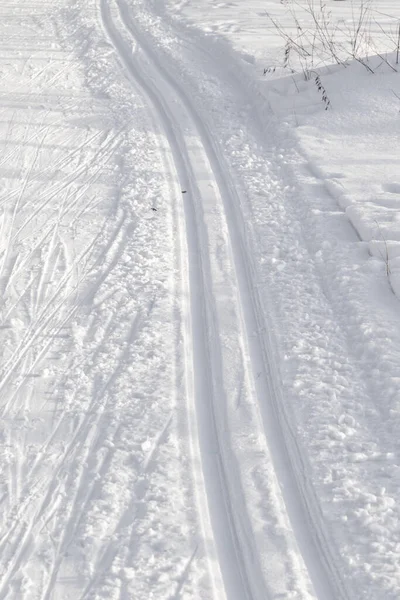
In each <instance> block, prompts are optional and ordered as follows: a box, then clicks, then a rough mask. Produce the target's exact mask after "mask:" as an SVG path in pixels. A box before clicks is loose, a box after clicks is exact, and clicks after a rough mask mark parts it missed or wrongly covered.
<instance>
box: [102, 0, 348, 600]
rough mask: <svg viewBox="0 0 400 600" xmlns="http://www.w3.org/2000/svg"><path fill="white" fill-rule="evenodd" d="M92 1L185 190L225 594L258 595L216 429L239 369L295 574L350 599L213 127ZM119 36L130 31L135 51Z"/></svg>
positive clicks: (203, 437) (199, 384)
mask: <svg viewBox="0 0 400 600" xmlns="http://www.w3.org/2000/svg"><path fill="white" fill-rule="evenodd" d="M100 6H101V14H102V20H103V25H104V28H105V30H106V32H107V34H108V36H109V38H110V40H111V42H112V44H113V46H114V47H115V49H116V51H117V53H118V55H119V58H120V61H121V63H122V65H123V67H124V69H125V70H126V72H127V75H128V77H129V78H130V79H131V80H132V83H133V84H134V85H138V86H139V87H140V88H141V89H142V91H143V92H144V94H145V95H146V96H147V97H148V99H149V101H150V102H151V104H152V105H153V107H154V109H155V111H156V113H157V115H158V119H159V121H160V122H161V124H162V127H163V129H164V131H165V132H166V135H167V137H168V141H169V144H170V148H171V153H172V156H173V160H174V164H175V168H176V171H177V173H178V177H179V180H180V183H181V186H182V189H183V190H186V192H187V194H186V195H185V196H184V197H183V198H184V199H183V201H184V203H185V210H184V215H185V223H184V224H183V228H184V229H185V231H186V245H187V253H188V257H187V262H188V271H189V283H188V286H189V289H188V295H189V306H188V310H189V317H190V322H189V324H188V327H187V331H186V346H187V356H188V361H187V364H186V371H187V377H188V380H189V383H188V390H190V388H191V386H192V388H193V395H194V408H195V414H196V419H195V423H194V426H193V427H194V429H192V433H193V434H194V435H196V436H198V439H197V443H198V447H199V452H200V456H201V466H202V477H203V478H204V485H205V492H206V498H207V504H208V510H209V518H210V522H211V527H212V534H213V538H214V542H215V546H216V551H217V555H218V562H219V565H220V570H221V574H222V578H223V582H224V588H225V594H226V597H227V598H228V599H229V600H241V599H248V600H257V599H260V600H261V598H265V597H266V587H265V581H264V580H263V573H262V569H261V565H260V564H259V561H258V558H257V555H256V554H255V546H254V542H253V540H252V531H251V524H250V518H249V515H247V514H246V508H245V502H244V498H243V494H242V491H241V488H240V483H238V482H237V481H236V477H235V469H234V468H232V465H233V463H234V460H233V456H232V449H231V448H230V446H229V436H226V435H225V432H224V428H225V423H224V418H225V417H226V413H225V410H226V408H225V409H224V407H223V406H221V404H223V405H226V403H227V398H229V396H230V395H231V394H233V393H234V388H235V385H234V382H233V381H232V380H230V379H229V375H228V374H227V373H228V372H229V370H231V371H232V370H234V369H237V368H239V367H240V366H241V367H242V368H244V381H245V382H246V383H245V387H246V390H247V393H248V394H250V395H255V397H256V401H257V405H258V407H259V412H260V415H261V421H262V424H261V422H260V423H259V429H260V431H262V430H263V431H264V433H265V439H266V442H267V447H268V449H269V452H270V454H271V457H272V463H273V468H274V470H275V473H276V477H277V480H278V481H279V486H278V487H279V493H278V498H276V499H275V500H277V502H278V505H279V503H280V511H281V512H282V514H284V515H285V516H286V517H287V518H288V519H289V521H290V525H291V528H292V530H293V533H294V536H295V540H296V544H297V547H298V549H296V548H295V547H292V548H291V551H295V552H299V553H300V554H299V557H298V561H299V563H302V562H303V561H304V564H305V569H304V572H303V573H302V574H301V577H302V578H303V580H304V581H306V580H307V577H309V579H310V580H311V582H312V587H313V589H314V593H312V592H311V594H312V596H314V594H315V596H314V597H317V598H319V600H337V599H340V598H343V599H344V598H347V595H346V591H345V589H344V587H343V583H342V581H341V579H340V575H339V573H338V571H337V569H336V566H335V563H334V560H333V558H332V556H331V555H330V552H329V540H328V539H327V538H326V536H325V532H324V529H323V527H322V526H321V518H320V517H319V516H318V506H317V501H316V499H315V497H314V496H313V492H312V490H311V488H310V485H309V483H308V482H307V474H306V472H305V469H304V468H303V466H302V461H301V456H300V455H299V454H298V455H295V453H298V447H297V444H296V440H295V437H294V436H293V433H292V431H291V428H290V424H289V422H288V421H287V419H286V418H285V415H284V414H283V412H282V409H281V408H280V406H279V384H278V381H277V377H276V375H275V368H274V363H273V359H272V355H273V347H272V344H271V342H270V340H269V339H268V332H266V333H265V332H264V331H263V330H264V328H265V322H264V317H263V315H262V310H261V308H260V300H259V298H258V292H257V290H256V288H255V286H254V281H253V279H254V278H253V271H252V263H251V260H250V259H249V256H248V250H247V246H246V239H245V234H244V230H243V229H244V228H243V225H242V224H241V221H240V209H239V204H240V199H239V198H238V196H237V192H236V190H235V188H234V185H233V182H232V180H231V179H230V175H229V173H228V171H227V169H226V167H225V165H224V161H223V159H222V157H221V156H220V155H219V153H218V148H217V146H216V145H215V144H214V142H213V138H212V134H211V132H210V131H209V130H208V128H207V126H206V124H205V123H204V122H203V121H202V119H201V118H200V116H199V115H198V114H197V112H196V110H195V108H194V106H193V104H192V103H191V101H190V98H189V97H188V95H187V94H186V93H185V90H184V89H183V88H182V87H181V86H180V85H179V83H178V82H177V81H175V80H174V79H173V78H172V77H171V76H170V75H169V74H168V71H167V69H165V68H164V66H163V64H162V63H161V62H160V61H159V59H158V57H157V54H156V53H155V52H154V51H153V49H152V47H151V46H150V45H149V44H148V43H147V41H146V38H145V36H144V35H143V34H141V32H140V31H139V30H138V28H137V27H136V26H135V24H134V21H133V19H132V18H131V16H130V12H129V8H128V7H127V5H126V4H125V3H124V2H123V1H122V0H120V1H119V2H117V3H116V4H115V5H113V6H114V8H115V10H116V14H114V12H113V11H111V10H110V8H109V6H108V3H107V1H106V0H101V4H100ZM117 21H118V25H117ZM119 26H120V27H123V28H124V33H123V32H122V31H121V30H120V28H119ZM124 35H128V36H130V40H131V42H133V48H134V49H133V51H132V50H131V47H130V46H129V44H128V42H127V41H126V40H125V37H124ZM128 39H129V38H128ZM221 231H222V232H223V233H224V236H222V237H221ZM224 243H225V244H226V245H225V246H224ZM218 260H219V264H218ZM229 301H230V302H231V304H230V303H229ZM232 331H233V332H234V333H233V337H232ZM260 332H263V333H260ZM233 344H236V345H237V346H238V347H240V348H241V353H242V354H240V353H239V354H236V355H235V354H232V352H231V348H232V345H233ZM229 363H231V364H229ZM227 365H228V366H227ZM190 380H191V381H190ZM189 395H190V394H189ZM215 578H216V579H217V578H218V574H217V573H216V574H215ZM303 585H304V584H303ZM218 592H219V594H220V593H221V590H218ZM303 592H304V597H310V596H309V595H307V594H308V592H307V591H306V586H305V585H304V589H303ZM219 597H220V596H219Z"/></svg>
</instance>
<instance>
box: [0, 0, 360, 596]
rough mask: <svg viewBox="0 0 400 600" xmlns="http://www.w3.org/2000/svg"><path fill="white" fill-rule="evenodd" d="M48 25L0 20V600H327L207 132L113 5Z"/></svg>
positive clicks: (300, 477)
mask: <svg viewBox="0 0 400 600" xmlns="http://www.w3.org/2000/svg"><path fill="white" fill-rule="evenodd" d="M58 7H60V10H59V9H58ZM82 7H84V8H85V9H86V10H87V14H86V13H82V14H80V12H81V11H80V9H81V8H82ZM51 8H52V5H50V4H48V5H47V4H46V3H45V4H43V5H40V6H38V5H34V6H33V8H32V10H31V9H29V8H28V7H26V8H24V7H20V6H18V5H16V4H14V3H6V4H3V5H2V7H0V15H2V14H3V15H4V16H5V20H4V23H5V24H4V23H3V25H2V24H1V22H0V33H3V34H4V35H3V37H2V38H1V36H0V39H1V40H2V41H1V42H0V48H2V50H3V51H4V52H5V53H7V57H8V59H9V61H10V64H11V65H14V66H9V67H7V64H6V63H5V65H6V66H5V67H4V72H2V76H3V77H4V78H5V85H9V86H10V89H11V90H12V92H10V93H8V92H7V93H6V92H4V93H3V94H1V95H0V105H1V119H0V143H1V145H2V154H1V157H0V183H1V185H2V195H1V198H0V219H1V236H0V290H1V292H2V297H1V300H0V341H1V343H2V347H3V356H2V361H1V379H0V415H1V417H2V423H1V426H0V441H1V442H2V444H1V450H0V475H1V478H0V506H1V513H0V555H1V561H0V600H28V599H29V600H67V599H70V598H74V600H75V599H76V600H78V599H80V600H131V598H137V599H138V600H141V599H142V598H143V600H144V599H145V598H146V599H147V598H149V597H150V590H151V594H152V596H151V597H157V598H158V599H159V600H175V599H178V598H181V597H182V598H196V599H199V600H210V598H213V600H217V599H218V600H223V599H224V598H225V599H226V600H266V599H268V600H269V599H270V600H275V599H276V598H288V599H289V598H291V599H292V598H293V600H348V599H349V598H350V596H349V593H348V589H347V587H346V585H345V583H344V581H343V578H342V577H341V575H340V568H339V566H338V561H337V557H336V556H335V553H334V549H333V546H332V544H331V540H330V537H329V532H328V531H327V530H326V527H325V525H324V519H323V516H322V512H321V507H320V505H319V503H318V499H317V497H316V495H315V491H314V488H313V485H312V482H310V481H309V471H308V469H307V466H306V464H305V462H304V460H303V457H302V455H301V449H300V446H299V443H298V440H297V438H296V432H295V431H294V428H293V424H292V423H291V422H290V420H289V419H288V418H287V415H286V413H285V409H284V408H282V406H281V404H282V399H281V397H280V393H281V391H280V382H279V380H278V375H277V373H278V368H277V365H276V364H275V358H274V343H273V341H272V335H270V332H269V330H268V329H269V327H270V323H269V322H268V320H267V319H266V317H265V314H264V310H265V307H264V300H263V298H261V296H260V286H259V285H258V284H257V281H256V275H255V272H256V271H255V267H254V264H253V259H252V258H251V249H250V245H249V241H248V239H247V228H246V226H245V225H244V224H243V219H244V216H243V214H242V213H243V211H242V208H241V197H240V192H239V191H237V188H236V185H235V178H234V174H233V173H231V172H230V170H229V169H230V167H229V166H228V161H226V160H225V158H224V156H223V155H222V153H221V151H220V148H219V145H218V143H217V140H216V139H214V137H213V136H214V133H213V131H212V130H211V129H210V127H209V125H208V123H207V122H206V121H205V120H204V119H203V118H202V115H201V113H200V112H199V111H198V110H197V108H196V104H195V103H194V102H193V100H192V98H191V96H190V93H189V90H188V89H186V88H185V86H184V84H183V83H181V82H180V81H179V80H178V79H176V78H175V77H174V76H173V75H172V71H171V70H169V69H168V65H167V64H166V63H165V62H164V61H165V57H163V55H162V53H161V52H159V51H158V50H157V47H156V46H154V45H152V42H151V38H148V37H147V34H146V33H145V31H144V30H143V29H141V26H140V22H139V20H136V19H135V15H134V13H133V8H132V7H130V6H129V4H128V3H127V2H126V1H125V0H85V2H83V3H82V4H79V3H77V4H75V3H74V2H69V3H68V2H64V3H63V2H61V1H60V2H59V3H57V8H55V14H54V15H53V14H52V10H51ZM2 27H3V29H2ZM63 27H65V31H64V30H63ZM68 27H70V29H68ZM22 35H25V36H26V38H27V40H26V45H25V46H23V47H20V44H21V39H22ZM96 36H99V37H98V39H97V38H96ZM96 39H97V41H96ZM185 43H188V42H185ZM74 44H75V46H74ZM30 45H32V48H35V50H34V52H33V51H31V49H30ZM71 45H72V49H71ZM195 51H199V49H197V50H196V46H195V43H194V42H193V52H195ZM32 52H33V54H32ZM204 56H207V57H208V59H207V60H211V56H212V55H211V53H207V54H204ZM12 61H14V62H12ZM110 65H111V66H110ZM113 67H115V69H113ZM7 68H9V69H10V70H9V71H7ZM75 71H76V73H75ZM114 71H115V72H114ZM78 73H79V74H78ZM26 81H29V86H31V87H30V91H29V92H28V93H27V92H26V89H25V86H26ZM6 89H7V88H6ZM71 89H72V90H74V92H71V91H70V90H71ZM76 90H81V94H79V93H78V92H76ZM182 192H184V193H182ZM151 208H153V209H156V210H155V211H154V212H151ZM174 319H175V321H176V322H173V320H174ZM160 457H161V458H160ZM159 458H160V460H159ZM178 491H179V493H178ZM266 532H267V533H268V535H266ZM168 550H172V551H171V552H170V553H169V552H168ZM153 594H154V596H153Z"/></svg>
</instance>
